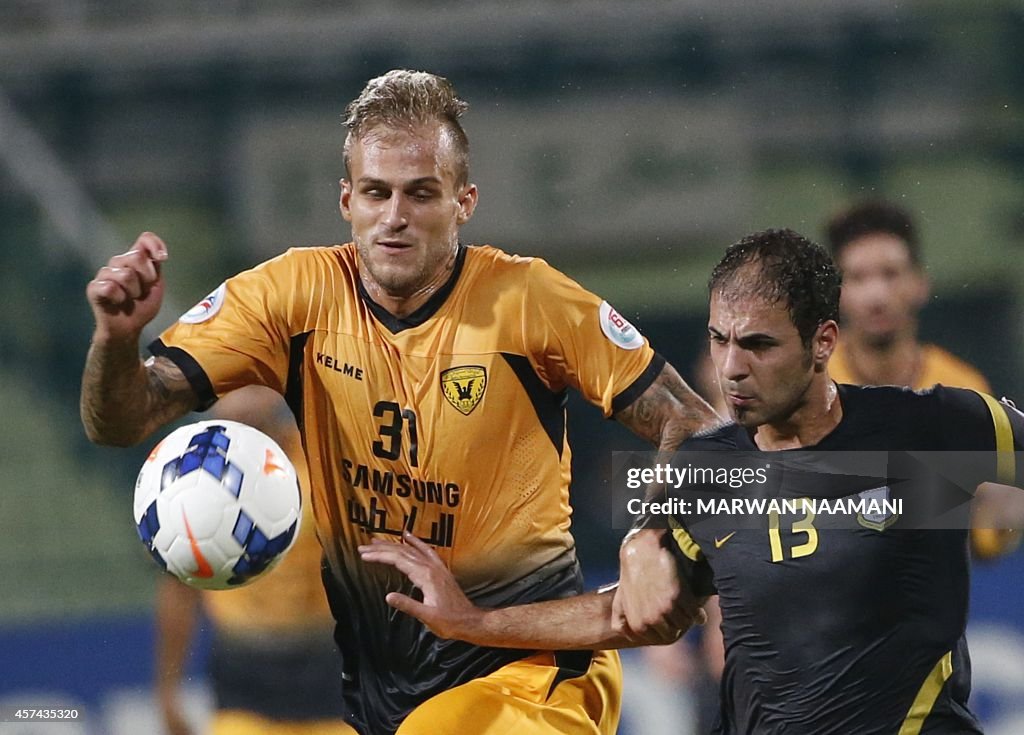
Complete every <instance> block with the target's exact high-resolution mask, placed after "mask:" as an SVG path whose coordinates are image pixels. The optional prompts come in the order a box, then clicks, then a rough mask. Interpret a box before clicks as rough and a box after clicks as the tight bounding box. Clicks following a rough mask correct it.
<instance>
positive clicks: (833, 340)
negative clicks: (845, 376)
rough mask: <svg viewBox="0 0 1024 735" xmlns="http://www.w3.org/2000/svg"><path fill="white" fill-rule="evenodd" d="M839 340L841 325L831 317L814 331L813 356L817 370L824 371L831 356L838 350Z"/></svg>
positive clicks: (812, 341)
mask: <svg viewBox="0 0 1024 735" xmlns="http://www.w3.org/2000/svg"><path fill="white" fill-rule="evenodd" d="M838 342H839V325H838V324H836V322H835V320H833V319H829V320H827V321H825V322H822V323H821V324H819V325H818V328H817V329H816V330H815V332H814V339H813V340H811V357H812V358H813V360H814V368H815V370H818V371H822V370H824V369H825V368H826V367H827V366H828V361H829V358H831V357H832V353H833V352H835V350H836V344H837V343H838Z"/></svg>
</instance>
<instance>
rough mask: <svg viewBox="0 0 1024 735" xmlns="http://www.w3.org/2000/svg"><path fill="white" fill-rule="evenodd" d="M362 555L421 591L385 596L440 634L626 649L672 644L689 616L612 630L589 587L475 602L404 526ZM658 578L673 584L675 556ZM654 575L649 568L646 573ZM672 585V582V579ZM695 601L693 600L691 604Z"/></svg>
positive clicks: (549, 646) (602, 596) (503, 642)
mask: <svg viewBox="0 0 1024 735" xmlns="http://www.w3.org/2000/svg"><path fill="white" fill-rule="evenodd" d="M359 553H360V555H361V556H362V558H363V561H366V562H373V563H379V564H389V565H391V566H393V567H395V568H396V569H398V570H399V571H401V572H402V573H403V574H405V575H406V576H407V577H408V578H409V580H410V581H411V582H412V583H413V584H414V585H415V586H416V587H418V588H419V589H420V590H421V591H422V593H423V601H422V602H420V601H418V600H414V599H413V598H411V597H409V596H408V595H403V594H401V593H399V592H391V593H389V594H388V595H387V598H386V599H387V603H388V604H389V605H391V606H392V607H394V608H395V609H397V610H400V611H402V612H404V613H406V614H408V615H411V616H413V617H414V618H417V619H418V620H420V621H421V622H422V623H423V624H424V625H426V626H427V627H428V628H430V630H431V631H433V632H434V634H435V635H437V636H440V637H441V638H454V639H458V640H464V641H468V642H470V643H474V644H476V645H479V646H493V647H496V648H527V649H537V650H562V649H595V648H628V647H630V646H640V645H650V644H663V643H672V642H673V641H675V640H677V639H678V638H679V636H681V635H682V634H683V633H684V632H685V631H686V630H687V629H688V628H689V627H690V625H691V624H692V623H693V622H698V623H701V622H703V613H702V612H699V613H698V619H697V620H694V618H693V617H691V615H690V613H688V612H687V611H686V610H687V609H688V608H684V607H682V606H681V607H679V608H678V609H677V610H676V611H675V612H674V614H673V615H672V616H669V617H668V619H667V620H666V621H664V624H663V625H658V626H651V627H649V628H647V629H646V630H645V631H644V633H643V634H636V633H633V632H631V631H620V630H616V629H615V627H614V626H613V621H612V616H611V610H612V594H611V591H610V590H609V591H601V592H589V593H587V594H583V595H578V596H576V597H568V598H565V599H561V600H549V601H546V602H535V603H531V604H527V605H516V606H513V607H503V608H480V607H477V606H476V605H474V604H473V603H472V601H470V600H469V598H467V597H466V595H465V593H463V591H462V590H461V589H460V587H459V585H458V582H456V581H455V577H454V576H453V575H452V573H451V571H450V570H449V569H448V568H447V567H446V566H445V564H444V562H443V561H442V560H441V557H440V556H438V554H437V552H436V551H434V549H433V548H431V547H430V546H429V545H427V544H425V543H424V542H422V541H420V540H419V539H418V538H416V537H415V536H413V535H412V534H410V533H408V532H407V533H405V534H403V543H394V542H391V541H379V540H375V541H374V542H373V543H371V544H368V545H365V546H360V547H359ZM659 571H660V581H662V582H665V583H671V579H672V578H674V576H675V574H676V569H675V562H674V560H673V559H671V557H670V556H669V557H668V563H667V564H666V565H665V566H663V567H662V568H661V569H660V570H659ZM652 576H653V572H652ZM676 585H677V586H678V582H676ZM693 608H695V609H698V610H699V608H696V605H693Z"/></svg>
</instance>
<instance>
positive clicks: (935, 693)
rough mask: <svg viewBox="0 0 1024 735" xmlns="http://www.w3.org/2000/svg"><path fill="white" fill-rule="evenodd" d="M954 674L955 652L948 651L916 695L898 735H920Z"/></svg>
mask: <svg viewBox="0 0 1024 735" xmlns="http://www.w3.org/2000/svg"><path fill="white" fill-rule="evenodd" d="M952 675H953V652H952V651H948V652H947V653H946V655H945V656H943V657H942V658H940V659H939V661H938V663H937V664H935V666H934V667H933V668H932V670H931V672H929V674H928V676H927V677H926V678H925V680H924V683H923V684H922V685H921V688H920V689H919V690H918V692H917V696H916V697H914V702H913V704H911V705H910V711H909V712H907V716H906V718H904V720H903V724H902V725H901V726H900V731H899V734H898V735H918V733H920V732H921V727H922V726H923V725H924V721H925V719H927V717H928V715H929V714H931V711H932V707H934V706H935V700H936V699H938V698H939V692H941V691H942V687H943V685H944V684H945V683H946V680H947V679H949V677H950V676H952Z"/></svg>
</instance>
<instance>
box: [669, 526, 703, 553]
mask: <svg viewBox="0 0 1024 735" xmlns="http://www.w3.org/2000/svg"><path fill="white" fill-rule="evenodd" d="M668 525H669V526H670V527H671V528H672V537H673V538H674V539H675V540H676V544H678V546H679V548H680V549H682V552H683V554H684V555H685V556H686V558H687V559H689V560H690V561H699V560H700V555H701V550H700V546H699V545H698V544H697V542H696V541H694V540H693V536H691V535H690V534H689V532H687V530H686V529H685V528H683V527H682V526H681V525H680V524H679V521H677V520H676V519H675V518H672V517H671V516H669V519H668Z"/></svg>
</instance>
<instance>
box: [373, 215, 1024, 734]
mask: <svg viewBox="0 0 1024 735" xmlns="http://www.w3.org/2000/svg"><path fill="white" fill-rule="evenodd" d="M840 280H841V279H840V276H839V272H838V270H837V269H836V267H835V266H834V264H833V263H832V261H831V259H830V258H829V256H828V255H827V253H826V252H825V251H824V250H822V249H821V248H820V247H818V246H817V245H815V244H813V243H811V242H809V241H808V240H806V239H805V238H803V237H801V236H800V235H798V234H796V233H794V232H792V231H789V230H782V231H767V232H762V233H757V234H754V235H752V236H750V237H747V238H745V239H743V240H742V241H740V242H739V243H737V244H736V245H734V246H732V247H731V248H729V250H728V251H727V253H726V255H725V256H724V258H723V259H722V261H721V262H720V263H719V264H718V266H717V267H716V268H715V270H714V272H713V274H712V277H711V281H710V316H709V320H708V330H709V334H710V339H711V354H712V359H713V360H714V363H715V367H716V370H717V372H718V374H719V378H720V382H721V384H722V387H723V391H724V393H725V397H726V399H727V401H728V402H729V407H730V412H731V413H732V415H733V417H734V419H735V422H734V423H731V424H728V425H726V426H724V427H722V428H719V429H717V430H714V431H712V432H708V433H705V434H701V435H699V436H697V437H694V438H691V439H690V440H688V441H686V442H684V443H683V445H682V448H683V449H684V450H686V449H690V450H716V451H717V450H722V449H725V450H743V451H747V452H753V451H759V452H776V453H780V454H778V455H776V457H777V459H778V460H779V461H783V462H784V461H786V458H787V456H788V457H792V456H793V454H792V452H790V453H788V454H787V450H795V449H803V450H814V451H818V450H821V451H835V452H840V451H841V452H850V451H859V450H872V451H880V452H903V451H915V452H921V451H936V452H938V451H971V452H980V453H982V457H983V458H984V460H985V461H984V462H983V463H982V465H983V466H982V465H979V470H978V472H977V473H976V475H977V476H974V475H973V474H972V475H971V477H970V478H969V479H970V481H971V482H969V483H968V484H967V487H974V486H975V485H976V484H977V483H980V482H982V481H985V480H992V481H999V482H1002V483H1013V484H1014V485H1016V486H1018V487H1019V486H1020V482H1021V481H1020V477H1019V474H1020V473H1019V469H1018V468H1017V467H1016V464H1015V455H1014V450H1017V451H1019V450H1020V449H1021V446H1022V442H1024V417H1022V415H1021V414H1020V413H1019V412H1018V411H1017V410H1016V409H1014V408H1013V407H1011V406H1009V405H1007V404H1005V403H1001V402H997V401H996V400H995V399H993V398H991V397H990V396H987V395H984V394H981V393H977V392H974V391H970V390H964V389H955V388H944V387H942V386H938V387H936V388H934V389H931V390H926V391H922V392H917V393H915V392H913V391H911V390H909V389H903V388H895V387H884V388H860V387H855V386H849V385H839V386H837V385H836V384H835V383H834V382H833V381H832V379H831V378H830V377H829V373H828V361H829V358H830V357H831V354H832V352H833V350H834V348H835V345H836V343H837V341H838V335H839V329H838V325H837V316H838V306H839V293H840ZM972 483H973V484H972ZM996 494H998V495H1000V496H1001V497H995V495H996ZM1021 499H1022V494H1021V493H1020V491H1018V490H1016V489H1015V488H1009V487H1006V486H1005V485H1001V486H992V487H990V488H988V491H986V492H984V493H982V492H981V491H979V496H978V497H977V498H976V499H975V501H974V502H975V504H976V505H978V506H979V507H976V508H975V511H976V514H978V515H980V516H981V517H982V518H984V519H985V522H989V523H991V522H993V521H994V519H993V518H992V517H990V516H988V514H989V512H990V511H991V509H993V508H995V509H999V512H1002V513H1004V514H1005V515H1004V517H1003V519H1002V520H1003V521H1004V522H1005V523H1006V524H1009V525H1011V526H1013V525H1015V524H1016V525H1019V524H1021V523H1022V522H1024V508H1022V502H1021ZM919 500H920V498H919ZM877 520H878V521H879V522H873V521H872V522H866V523H864V524H859V523H858V524H856V526H855V527H853V528H844V529H838V528H836V529H819V528H818V527H817V524H818V523H819V522H820V519H819V520H816V519H815V518H814V517H813V516H812V515H811V514H809V513H803V512H801V513H797V514H796V515H794V516H793V517H785V516H783V517H778V518H776V519H775V523H774V524H771V525H767V526H766V527H765V528H758V529H753V528H750V527H747V528H743V529H738V530H735V531H729V530H722V526H721V525H701V524H691V523H690V522H689V520H688V519H687V518H686V517H679V518H675V519H674V525H675V530H674V532H673V533H672V534H671V535H664V534H663V532H659V531H654V530H644V531H640V532H639V533H638V534H637V536H642V537H643V538H645V539H647V540H646V541H645V542H643V543H634V544H633V545H632V546H631V547H630V550H629V553H625V554H622V555H620V558H621V563H622V570H621V571H622V575H621V579H620V586H619V589H618V590H617V592H616V596H617V597H618V598H619V599H618V602H617V605H616V608H617V610H618V611H621V612H622V614H623V616H624V617H625V619H626V625H627V627H632V628H635V629H641V628H643V627H644V626H645V625H647V624H648V623H649V622H650V621H652V620H656V619H657V618H658V616H659V615H661V614H662V613H663V612H664V610H665V609H666V608H667V607H668V606H669V605H671V604H672V598H673V595H672V594H663V591H664V590H666V589H669V590H670V589H671V587H672V585H674V584H675V583H676V581H677V575H680V576H681V577H682V578H683V580H684V582H685V584H686V586H687V587H688V588H689V590H690V592H691V593H692V594H695V595H707V594H711V593H712V592H715V591H717V593H718V595H719V598H720V603H721V609H722V629H723V633H724V638H725V646H726V661H725V670H724V673H723V677H722V687H721V717H720V724H719V726H718V729H717V732H719V733H729V734H731V733H756V734H757V735H772V734H773V733H780V734H781V733H802V734H804V733H805V734H807V735H810V734H811V733H813V734H814V735H848V734H849V733H857V735H875V734H877V735H883V734H885V735H895V734H897V733H899V735H909V734H916V733H943V734H948V735H952V734H953V733H958V734H959V733H977V732H980V729H979V727H978V724H977V722H976V720H975V718H974V716H973V715H972V714H971V712H970V710H969V709H968V707H967V697H968V694H969V690H970V668H969V661H968V657H967V648H966V644H965V641H964V629H965V625H966V620H967V602H968V600H967V597H968V570H969V565H968V555H967V529H966V528H959V529H956V528H953V529H920V528H916V529H915V528H901V527H900V524H899V519H898V518H886V519H877ZM664 547H668V549H669V550H671V551H672V552H673V553H675V554H676V555H677V560H678V562H679V571H678V572H677V571H676V570H675V569H672V568H671V567H669V566H666V565H665V564H664V556H665V553H666V552H665V548H664ZM363 554H364V557H365V558H367V559H373V560H375V561H380V562H385V563H389V564H393V565H394V566H396V567H397V568H398V569H400V570H402V571H404V572H405V573H406V574H408V575H410V578H411V579H412V580H413V581H414V582H415V583H416V584H417V585H418V586H419V587H420V588H421V590H422V591H423V595H424V597H423V601H422V602H418V601H415V600H412V599H408V598H405V597H402V596H400V595H391V596H390V597H389V601H390V603H391V604H392V605H394V606H395V607H397V608H399V609H401V610H404V611H407V612H409V613H411V614H414V615H417V616H419V617H420V619H422V620H424V621H425V622H427V623H428V625H430V626H431V627H432V628H435V629H437V630H439V631H442V632H443V633H444V634H445V635H452V636H456V637H460V638H465V639H468V640H476V641H480V642H487V643H489V644H491V645H529V643H530V641H532V640H543V641H545V644H546V645H550V646H554V647H557V646H559V645H566V646H585V645H590V644H594V643H595V642H597V641H599V640H600V639H601V638H602V636H608V635H610V634H611V632H613V631H615V630H616V626H617V625H618V623H617V622H616V621H615V620H614V619H612V618H611V617H609V618H607V619H605V620H604V621H600V622H601V623H602V624H603V625H604V630H603V631H602V630H601V628H600V625H599V624H598V623H597V622H595V621H579V622H578V623H577V624H576V625H575V626H574V627H573V628H572V629H566V628H567V626H565V625H564V623H565V618H564V616H563V615H562V610H561V605H562V602H561V601H558V602H552V603H541V604H537V605H528V606H523V607H519V608H513V609H499V610H483V611H481V610H479V609H477V608H476V607H474V606H472V605H468V604H467V603H466V601H465V599H464V598H462V596H461V594H460V592H459V590H458V589H457V588H456V587H455V586H454V585H453V584H452V580H451V578H450V576H448V575H447V573H446V570H445V569H444V567H443V563H442V562H441V561H440V559H438V558H437V557H436V555H435V554H433V552H432V551H431V550H430V549H429V548H427V547H425V546H423V545H422V544H419V543H418V542H417V541H415V540H410V541H409V543H408V544H406V545H405V546H404V547H403V548H401V549H395V548H385V547H382V546H380V545H377V544H372V545H369V546H366V547H364V549H363ZM712 575H713V582H714V587H711V586H710V584H709V583H708V582H709V579H710V577H711V576H712ZM610 609H611V608H610V607H609V610H610ZM559 623H562V624H563V627H562V628H558V627H557V625H558V624H559ZM588 636H589V637H590V640H588Z"/></svg>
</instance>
